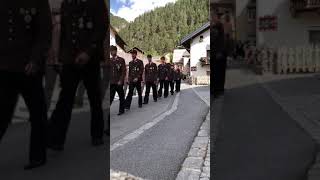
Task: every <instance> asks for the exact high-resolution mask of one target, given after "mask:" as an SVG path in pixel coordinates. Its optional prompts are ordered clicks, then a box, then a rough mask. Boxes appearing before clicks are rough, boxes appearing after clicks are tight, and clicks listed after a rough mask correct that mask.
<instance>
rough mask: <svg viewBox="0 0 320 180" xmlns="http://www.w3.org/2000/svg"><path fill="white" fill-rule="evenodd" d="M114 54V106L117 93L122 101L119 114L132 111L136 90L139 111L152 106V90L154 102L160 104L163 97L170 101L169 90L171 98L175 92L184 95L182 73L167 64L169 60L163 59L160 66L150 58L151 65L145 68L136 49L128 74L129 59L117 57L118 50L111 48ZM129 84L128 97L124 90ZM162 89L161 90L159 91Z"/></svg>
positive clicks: (132, 53)
mask: <svg viewBox="0 0 320 180" xmlns="http://www.w3.org/2000/svg"><path fill="white" fill-rule="evenodd" d="M110 53H111V59H110V67H111V68H110V70H111V81H110V104H112V102H113V100H114V97H115V94H116V93H117V94H118V97H119V101H120V104H119V113H118V115H121V114H123V113H125V110H129V109H130V107H131V102H132V96H133V93H134V90H136V91H137V94H138V105H139V108H141V107H142V105H143V104H148V103H149V95H150V90H151V89H152V95H153V100H154V102H157V100H158V98H161V97H162V95H163V97H164V98H167V97H168V95H169V88H170V93H171V95H174V92H180V86H181V79H182V73H181V71H180V69H179V68H175V67H174V65H173V64H170V63H166V59H165V57H161V58H160V60H161V64H159V65H158V66H157V65H156V63H154V62H153V61H152V56H151V55H148V56H147V59H148V63H146V64H145V65H144V64H143V61H142V60H140V59H138V58H137V51H136V50H133V51H131V56H132V60H131V61H130V62H129V69H128V72H126V71H127V69H126V64H125V60H124V59H123V58H122V57H119V56H118V55H117V47H116V46H111V47H110ZM126 74H127V75H128V80H127V82H125V77H126ZM125 83H127V84H128V85H129V91H128V94H127V96H126V94H125V90H124V89H125V88H124V85H125ZM144 85H145V94H144V98H143V97H142V96H143V94H142V89H143V87H144ZM158 86H159V89H158V88H157V87H158Z"/></svg>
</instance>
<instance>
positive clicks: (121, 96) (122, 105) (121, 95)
mask: <svg viewBox="0 0 320 180" xmlns="http://www.w3.org/2000/svg"><path fill="white" fill-rule="evenodd" d="M116 91H117V93H118V96H119V101H120V105H119V113H124V108H125V95H124V90H123V85H117V88H116Z"/></svg>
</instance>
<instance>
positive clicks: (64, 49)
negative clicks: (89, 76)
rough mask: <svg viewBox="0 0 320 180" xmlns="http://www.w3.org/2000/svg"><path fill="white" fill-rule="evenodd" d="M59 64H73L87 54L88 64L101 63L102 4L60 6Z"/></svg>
mask: <svg viewBox="0 0 320 180" xmlns="http://www.w3.org/2000/svg"><path fill="white" fill-rule="evenodd" d="M61 13H62V19H61V40H60V61H61V62H62V63H63V64H73V63H74V61H75V58H76V56H77V55H78V54H79V53H81V52H87V53H88V54H89V56H90V61H89V63H98V62H99V61H103V60H104V49H103V46H104V40H105V36H106V33H107V7H106V4H105V2H104V1H103V0H64V1H63V3H62V6H61Z"/></svg>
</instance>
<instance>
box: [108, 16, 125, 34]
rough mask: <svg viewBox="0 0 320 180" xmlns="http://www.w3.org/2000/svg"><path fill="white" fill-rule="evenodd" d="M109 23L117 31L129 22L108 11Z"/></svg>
mask: <svg viewBox="0 0 320 180" xmlns="http://www.w3.org/2000/svg"><path fill="white" fill-rule="evenodd" d="M110 23H111V25H112V26H113V27H114V28H115V29H116V30H117V31H120V30H121V29H123V28H125V27H126V26H127V25H128V24H129V23H128V22H127V21H126V20H125V19H123V18H121V17H118V16H115V15H113V14H112V13H110Z"/></svg>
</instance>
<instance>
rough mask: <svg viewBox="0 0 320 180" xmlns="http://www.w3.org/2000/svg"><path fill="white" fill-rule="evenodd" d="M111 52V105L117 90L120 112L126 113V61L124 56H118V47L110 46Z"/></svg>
mask: <svg viewBox="0 0 320 180" xmlns="http://www.w3.org/2000/svg"><path fill="white" fill-rule="evenodd" d="M110 53H111V56H112V57H111V60H110V65H111V82H110V105H111V104H112V102H113V99H114V96H115V94H116V92H117V93H118V96H119V100H120V106H119V114H118V115H121V114H123V113H124V108H125V106H124V105H125V104H124V103H125V95H124V89H123V84H124V78H125V76H126V62H125V60H124V59H123V58H122V57H119V56H117V47H116V46H111V47H110Z"/></svg>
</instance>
